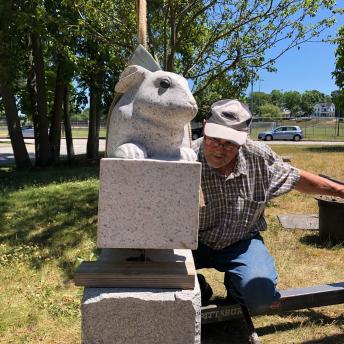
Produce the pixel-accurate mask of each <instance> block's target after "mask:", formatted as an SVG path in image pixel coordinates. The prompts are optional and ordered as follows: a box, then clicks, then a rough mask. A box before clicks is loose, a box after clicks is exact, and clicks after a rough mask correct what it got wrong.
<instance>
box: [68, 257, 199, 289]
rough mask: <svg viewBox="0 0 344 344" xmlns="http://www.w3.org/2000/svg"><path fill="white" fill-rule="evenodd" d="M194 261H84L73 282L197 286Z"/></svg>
mask: <svg viewBox="0 0 344 344" xmlns="http://www.w3.org/2000/svg"><path fill="white" fill-rule="evenodd" d="M195 275H196V272H195V266H194V264H193V262H149V261H146V262H136V261H135V262H100V261H94V262H83V263H81V264H80V266H79V267H78V268H77V270H76V271H75V275H74V283H75V284H76V285H77V286H84V287H97V288H102V287H107V288H109V287H110V288H173V289H175V288H177V289H193V288H194V286H195Z"/></svg>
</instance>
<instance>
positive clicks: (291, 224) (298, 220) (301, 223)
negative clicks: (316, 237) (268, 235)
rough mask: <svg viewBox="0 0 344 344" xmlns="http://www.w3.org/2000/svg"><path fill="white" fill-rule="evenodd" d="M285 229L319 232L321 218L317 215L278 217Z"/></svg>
mask: <svg viewBox="0 0 344 344" xmlns="http://www.w3.org/2000/svg"><path fill="white" fill-rule="evenodd" d="M277 218H278V220H279V222H280V224H281V226H282V227H283V228H284V229H308V230H319V217H318V215H317V214H310V215H304V214H288V215H278V216H277Z"/></svg>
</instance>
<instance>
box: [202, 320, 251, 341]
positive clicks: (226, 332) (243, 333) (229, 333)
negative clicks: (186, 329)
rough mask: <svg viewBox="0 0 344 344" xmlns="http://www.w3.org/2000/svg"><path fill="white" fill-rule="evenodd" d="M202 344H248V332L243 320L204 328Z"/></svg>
mask: <svg viewBox="0 0 344 344" xmlns="http://www.w3.org/2000/svg"><path fill="white" fill-rule="evenodd" d="M201 343H202V344H228V343H231V344H242V343H248V331H247V328H246V325H245V323H244V320H243V319H235V320H231V321H228V322H220V323H213V324H206V325H203V326H202V335H201Z"/></svg>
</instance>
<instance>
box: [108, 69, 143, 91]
mask: <svg viewBox="0 0 344 344" xmlns="http://www.w3.org/2000/svg"><path fill="white" fill-rule="evenodd" d="M146 73H150V72H149V71H148V70H147V69H145V68H143V67H141V66H137V65H131V66H129V67H127V68H126V69H125V70H124V71H123V72H122V74H121V76H120V78H119V80H118V82H117V84H116V86H115V91H116V92H117V93H125V92H127V91H128V90H130V89H131V88H133V87H134V86H135V85H136V84H138V83H139V82H141V81H142V80H143V79H144V77H145V75H146Z"/></svg>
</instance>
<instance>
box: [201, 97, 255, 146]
mask: <svg viewBox="0 0 344 344" xmlns="http://www.w3.org/2000/svg"><path fill="white" fill-rule="evenodd" d="M251 121H252V115H251V112H250V110H249V108H248V107H247V105H245V104H244V103H242V102H240V101H239V100H237V99H223V100H219V101H217V102H215V103H214V104H213V105H212V106H211V116H210V117H209V118H208V120H207V122H206V124H205V127H204V134H205V135H206V136H210V137H215V138H218V139H224V140H227V141H231V142H233V143H235V144H237V145H240V146H241V145H243V144H244V143H245V142H246V139H247V134H248V130H249V127H250V124H251Z"/></svg>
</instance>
